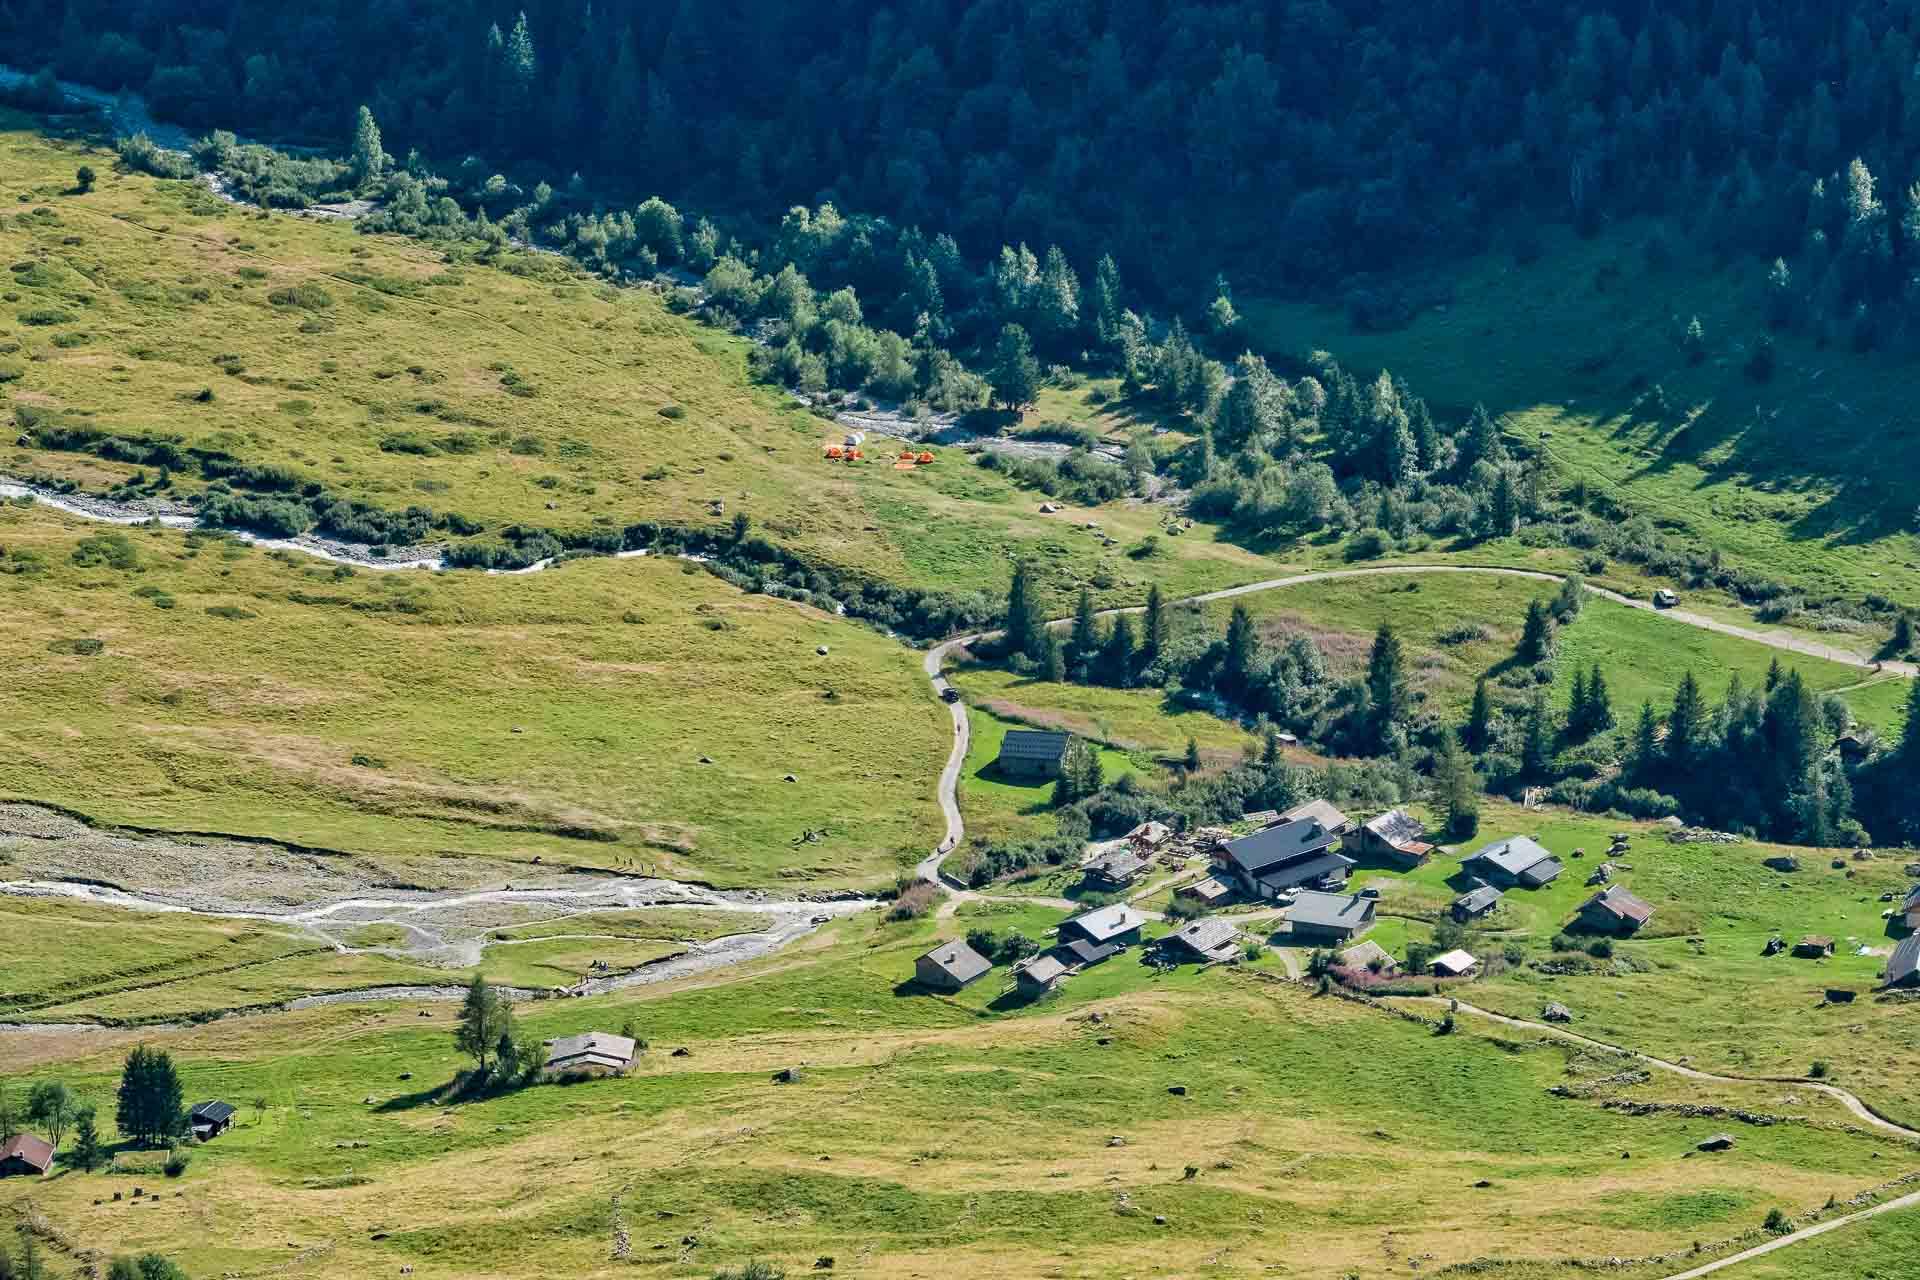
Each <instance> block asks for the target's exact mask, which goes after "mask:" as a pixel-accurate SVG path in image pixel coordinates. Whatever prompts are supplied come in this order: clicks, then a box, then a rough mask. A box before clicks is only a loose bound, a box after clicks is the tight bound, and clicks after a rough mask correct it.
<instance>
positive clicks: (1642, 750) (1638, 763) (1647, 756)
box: [1627, 699, 1660, 782]
mask: <svg viewBox="0 0 1920 1280" xmlns="http://www.w3.org/2000/svg"><path fill="white" fill-rule="evenodd" d="M1659 760H1660V717H1659V716H1658V715H1656V714H1655V713H1654V710H1653V700H1652V699H1648V700H1647V701H1645V702H1643V703H1641V704H1640V720H1639V723H1638V724H1636V725H1635V726H1634V729H1633V747H1632V749H1631V750H1630V751H1629V752H1628V754H1627V761H1628V772H1629V773H1630V774H1631V775H1632V776H1633V777H1634V778H1636V779H1638V780H1639V781H1641V782H1645V781H1647V780H1648V779H1649V778H1651V777H1652V776H1653V770H1654V767H1655V766H1656V765H1657V764H1658V763H1659Z"/></svg>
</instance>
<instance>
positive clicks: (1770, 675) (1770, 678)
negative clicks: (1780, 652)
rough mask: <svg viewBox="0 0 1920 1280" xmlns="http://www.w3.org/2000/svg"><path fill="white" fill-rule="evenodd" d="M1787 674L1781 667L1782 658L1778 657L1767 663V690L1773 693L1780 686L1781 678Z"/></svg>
mask: <svg viewBox="0 0 1920 1280" xmlns="http://www.w3.org/2000/svg"><path fill="white" fill-rule="evenodd" d="M1785 674H1786V673H1785V672H1784V671H1782V670H1781V668H1780V659H1779V658H1778V657H1776V658H1774V659H1773V661H1771V662H1769V663H1768V664H1767V684H1766V691H1767V692H1768V693H1772V692H1773V691H1774V690H1775V689H1777V688H1779V687H1780V679H1781V677H1782V676H1783V675H1785Z"/></svg>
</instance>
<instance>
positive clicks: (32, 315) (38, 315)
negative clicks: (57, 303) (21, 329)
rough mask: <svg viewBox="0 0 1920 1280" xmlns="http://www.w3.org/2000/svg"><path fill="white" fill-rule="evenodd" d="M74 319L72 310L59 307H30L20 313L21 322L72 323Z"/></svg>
mask: <svg viewBox="0 0 1920 1280" xmlns="http://www.w3.org/2000/svg"><path fill="white" fill-rule="evenodd" d="M73 320H74V315H73V313H72V312H71V311H62V310H61V309H60V308H58V307H29V308H28V309H27V310H25V311H22V312H21V313H20V323H21V324H32V325H49V324H71V323H72V322H73Z"/></svg>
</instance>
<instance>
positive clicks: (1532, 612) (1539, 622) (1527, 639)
mask: <svg viewBox="0 0 1920 1280" xmlns="http://www.w3.org/2000/svg"><path fill="white" fill-rule="evenodd" d="M1552 655H1553V615H1552V614H1551V613H1550V612H1548V610H1547V606H1546V602H1545V601H1542V600H1540V599H1538V598H1536V599H1534V600H1533V601H1532V602H1530V603H1529V604H1528V605H1527V621H1526V624H1525V625H1524V626H1523V627H1522V628H1521V629H1520V644H1519V647H1518V648H1516V649H1515V650H1514V657H1515V658H1517V659H1519V661H1520V662H1521V664H1522V665H1524V666H1529V667H1531V666H1537V665H1538V664H1540V663H1542V662H1545V661H1546V660H1547V659H1548V658H1549V657H1551V656H1552Z"/></svg>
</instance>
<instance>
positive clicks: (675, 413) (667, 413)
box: [660, 404, 687, 418]
mask: <svg viewBox="0 0 1920 1280" xmlns="http://www.w3.org/2000/svg"><path fill="white" fill-rule="evenodd" d="M660 416H661V417H663V418H684V417H686V416H687V411H686V410H685V409H683V408H681V407H680V406H679V405H677V404H666V405H661V406H660Z"/></svg>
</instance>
